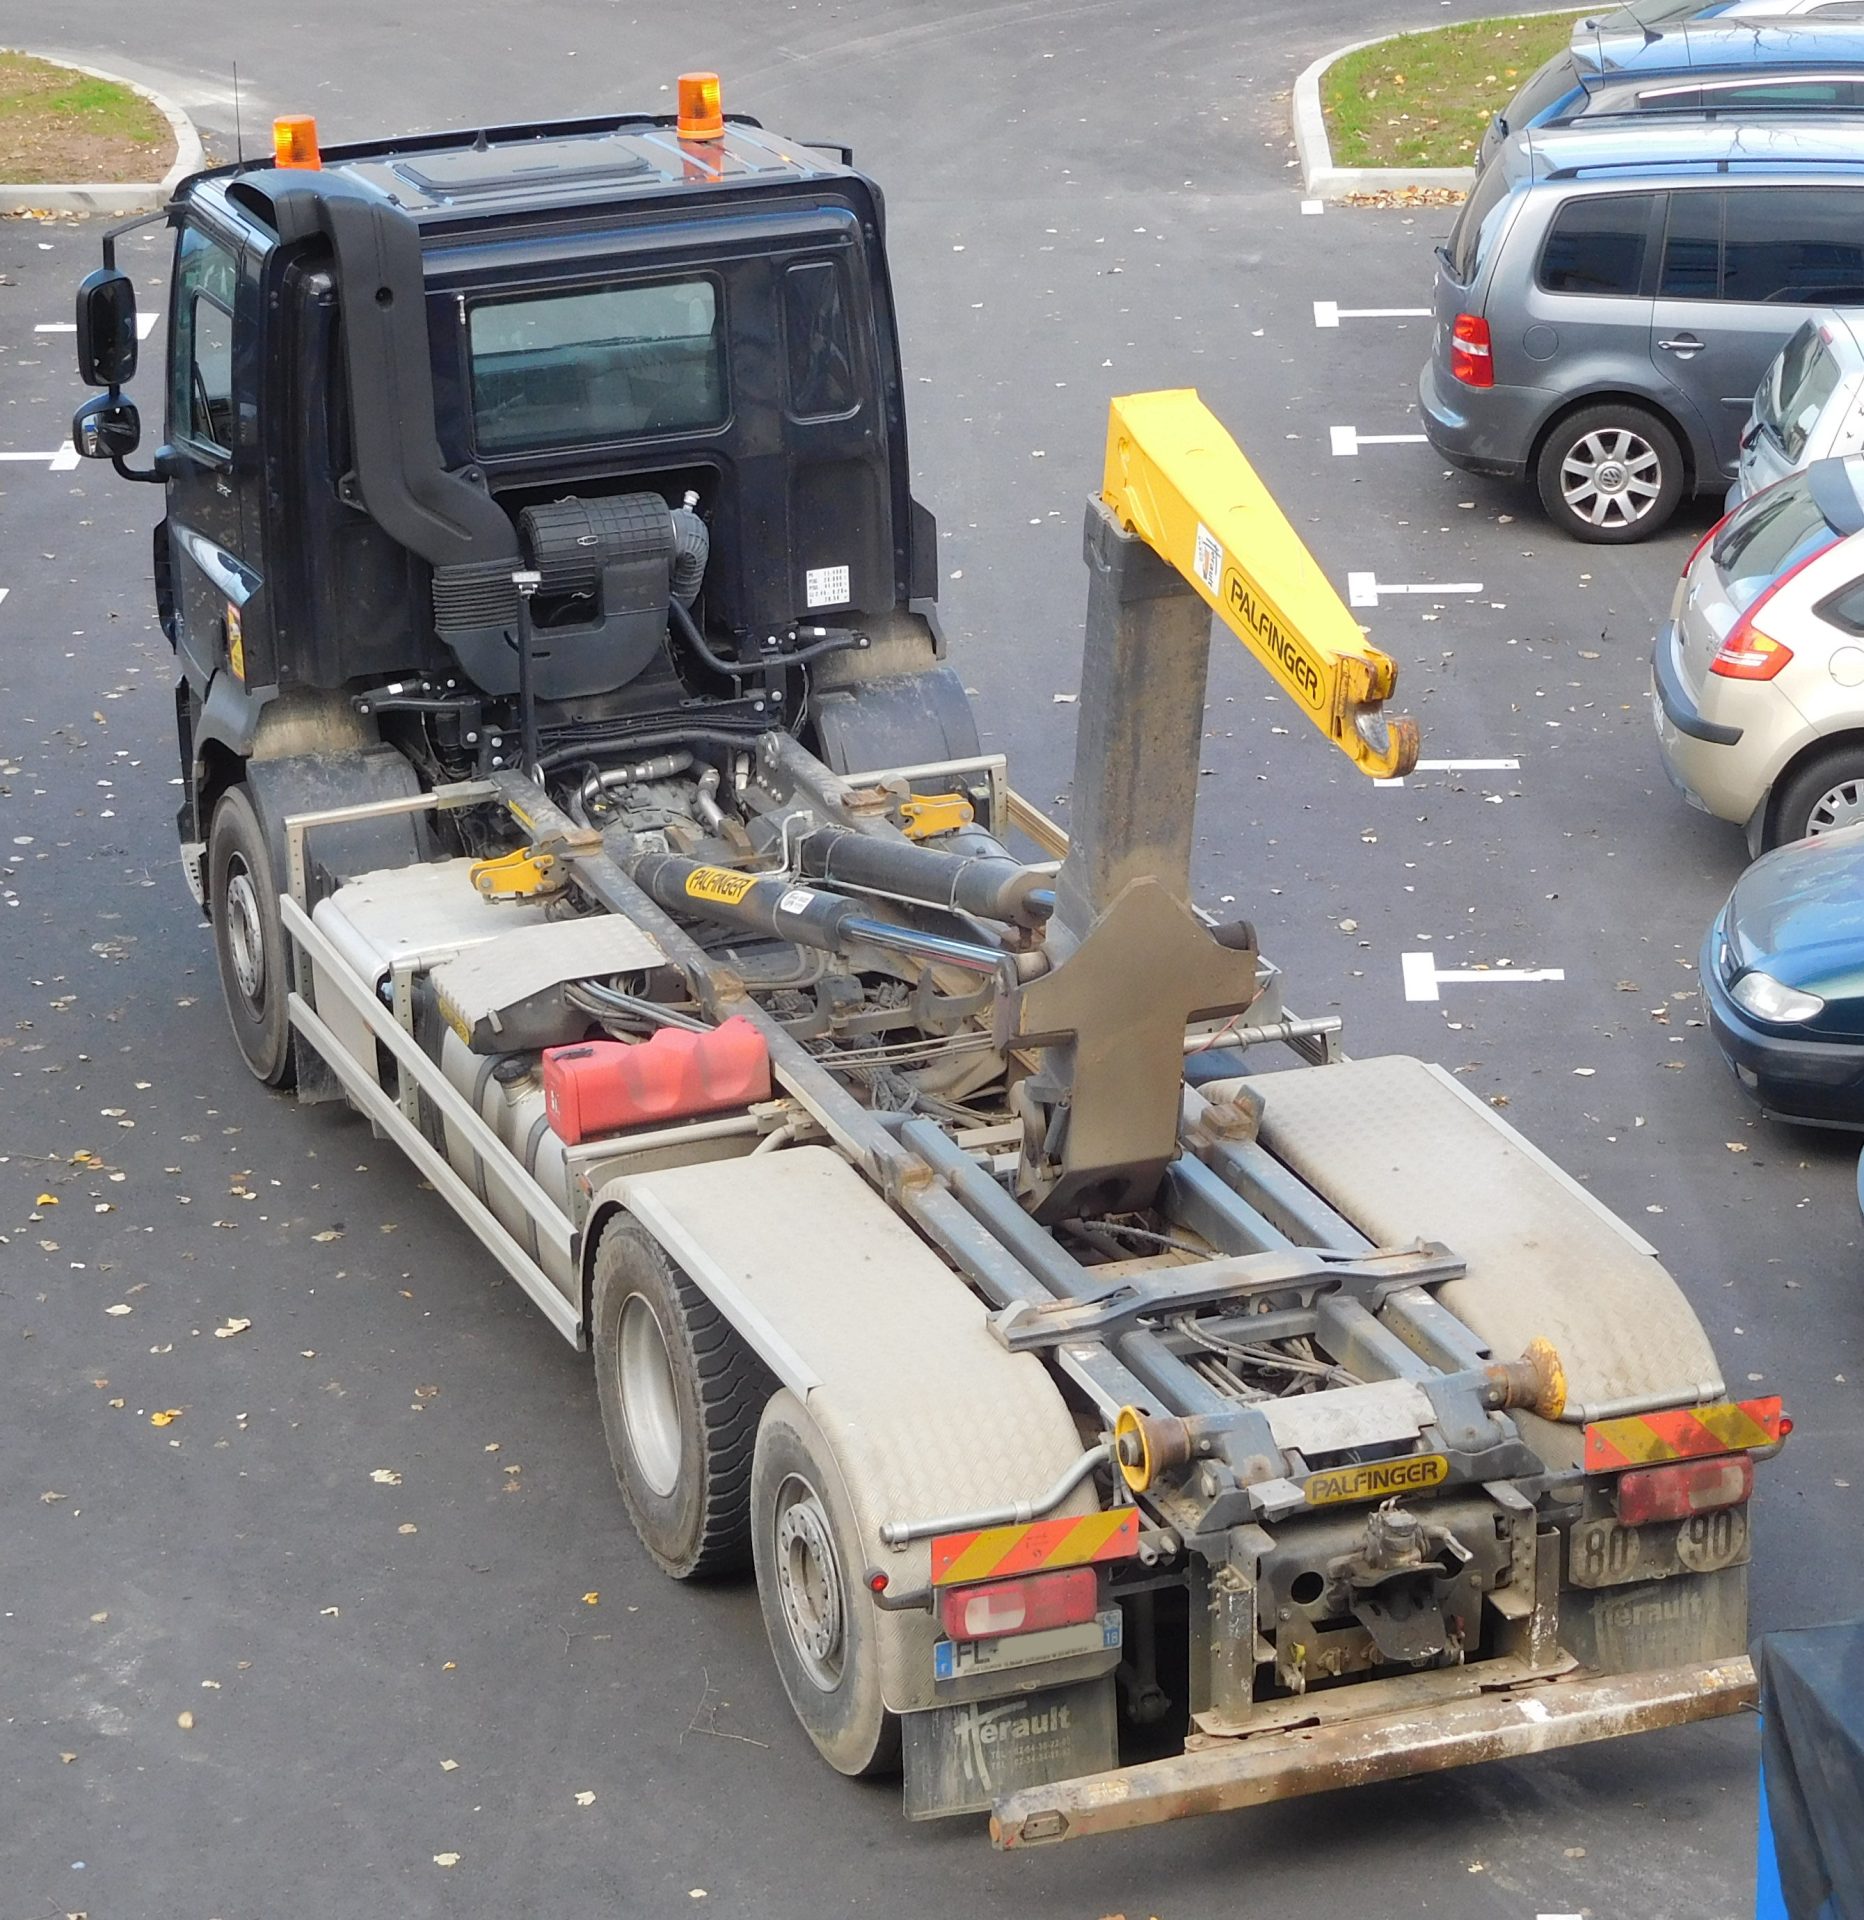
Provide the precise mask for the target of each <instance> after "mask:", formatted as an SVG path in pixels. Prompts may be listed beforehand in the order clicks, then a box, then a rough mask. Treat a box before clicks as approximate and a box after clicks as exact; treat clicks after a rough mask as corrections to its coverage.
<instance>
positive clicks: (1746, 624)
mask: <svg viewBox="0 0 1864 1920" xmlns="http://www.w3.org/2000/svg"><path fill="white" fill-rule="evenodd" d="M1737 511H1739V509H1737ZM1837 544H1838V535H1837V534H1835V533H1834V534H1833V535H1832V537H1831V538H1830V539H1829V540H1827V541H1826V542H1825V544H1824V545H1823V546H1821V547H1817V548H1815V549H1814V550H1813V551H1812V552H1811V553H1809V554H1807V555H1806V557H1805V558H1804V559H1803V560H1796V561H1795V562H1794V563H1793V564H1792V565H1791V566H1790V567H1788V568H1787V570H1786V571H1785V572H1784V573H1782V574H1779V575H1777V576H1776V577H1775V578H1774V579H1772V580H1770V581H1769V582H1768V583H1767V585H1766V586H1765V587H1764V588H1763V589H1762V590H1761V592H1760V594H1759V595H1758V596H1757V597H1756V598H1755V599H1753V600H1750V601H1749V602H1748V605H1747V610H1746V612H1744V613H1743V614H1742V616H1741V618H1740V619H1739V620H1737V621H1736V622H1735V623H1734V625H1733V626H1732V627H1730V628H1729V630H1728V638H1727V639H1726V640H1724V641H1723V642H1722V644H1721V646H1720V648H1719V649H1718V650H1717V652H1716V655H1715V658H1714V659H1713V660H1711V661H1710V662H1709V671H1710V672H1711V673H1718V674H1720V675H1721V677H1722V678H1723V679H1724V680H1771V679H1772V678H1773V676H1774V675H1775V674H1776V673H1778V672H1779V671H1780V669H1781V668H1782V667H1783V666H1785V665H1786V663H1787V662H1788V661H1789V660H1791V659H1792V657H1793V649H1792V648H1791V647H1789V646H1787V645H1786V643H1785V642H1784V641H1781V640H1776V639H1775V638H1774V637H1773V635H1772V634H1770V633H1763V632H1762V631H1761V630H1760V629H1759V628H1758V627H1757V626H1755V624H1754V617H1755V615H1756V614H1758V613H1759V612H1760V610H1761V608H1762V607H1764V606H1765V605H1766V604H1767V602H1768V601H1769V600H1771V599H1772V598H1773V596H1774V595H1775V594H1776V593H1778V592H1779V591H1780V589H1781V588H1782V587H1783V586H1785V585H1786V583H1787V582H1788V581H1789V580H1791V579H1792V578H1793V577H1794V576H1795V575H1796V574H1801V573H1804V572H1805V570H1806V569H1807V568H1808V567H1809V566H1811V565H1812V563H1813V561H1815V560H1817V559H1818V558H1819V557H1820V555H1821V554H1824V553H1827V552H1829V551H1830V550H1831V549H1832V548H1833V547H1835V546H1836V545H1837Z"/></svg>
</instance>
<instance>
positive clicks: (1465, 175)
mask: <svg viewBox="0 0 1864 1920" xmlns="http://www.w3.org/2000/svg"><path fill="white" fill-rule="evenodd" d="M1572 11H1573V9H1572V8H1570V7H1539V8H1535V9H1534V10H1533V11H1531V12H1528V13H1519V14H1513V13H1511V14H1498V15H1496V16H1495V17H1496V18H1497V19H1507V20H1533V19H1537V18H1541V17H1543V16H1545V15H1547V14H1550V13H1571V12H1572ZM1438 24H1439V25H1441V24H1442V23H1441V22H1439V23H1438ZM1432 31H1433V29H1432V28H1431V27H1427V26H1426V27H1400V28H1399V29H1398V30H1397V31H1396V32H1394V33H1381V34H1378V35H1376V36H1375V37H1374V38H1372V39H1370V40H1355V41H1354V42H1353V43H1352V44H1351V45H1350V46H1345V47H1335V48H1334V50H1333V51H1332V52H1331V53H1323V54H1322V55H1321V56H1320V58H1319V59H1318V60H1316V61H1315V62H1314V63H1313V64H1312V65H1311V66H1308V67H1304V68H1303V69H1302V71H1301V76H1300V78H1299V79H1298V80H1296V81H1295V83H1294V146H1295V152H1296V153H1297V154H1298V155H1299V156H1300V160H1301V179H1302V181H1303V183H1304V184H1305V186H1306V188H1307V191H1308V193H1309V194H1310V195H1312V196H1313V197H1314V198H1315V199H1317V200H1344V199H1346V198H1347V197H1348V196H1349V195H1351V194H1355V193H1402V192H1403V191H1404V190H1405V189H1406V188H1407V187H1410V188H1420V187H1423V188H1428V187H1447V188H1449V189H1450V190H1451V191H1452V192H1460V193H1466V192H1468V190H1469V187H1470V184H1471V183H1472V182H1473V181H1474V179H1475V177H1476V170H1475V168H1474V167H1336V166H1335V165H1334V164H1333V145H1332V142H1330V141H1329V140H1328V138H1327V119H1326V115H1325V114H1323V113H1322V112H1321V110H1320V77H1321V75H1322V74H1324V73H1325V72H1326V71H1327V69H1328V68H1329V67H1330V66H1332V65H1333V63H1334V62H1335V61H1336V60H1344V59H1345V58H1346V56H1347V55H1348V54H1349V53H1358V52H1359V51H1360V50H1361V49H1362V48H1365V47H1376V46H1377V45H1378V44H1379V43H1380V41H1384V40H1397V39H1400V38H1402V37H1403V36H1404V35H1405V34H1407V33H1430V32H1432Z"/></svg>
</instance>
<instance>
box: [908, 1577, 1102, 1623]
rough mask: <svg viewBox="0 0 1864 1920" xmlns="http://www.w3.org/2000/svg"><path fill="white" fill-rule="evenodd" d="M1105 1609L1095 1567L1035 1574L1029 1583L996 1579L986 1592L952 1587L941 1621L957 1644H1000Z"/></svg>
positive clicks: (941, 1601) (944, 1598)
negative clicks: (1009, 1636) (1011, 1636)
mask: <svg viewBox="0 0 1864 1920" xmlns="http://www.w3.org/2000/svg"><path fill="white" fill-rule="evenodd" d="M1099 1608H1100V1582H1099V1579H1098V1578H1097V1576H1096V1575H1095V1572H1094V1569H1093V1568H1092V1567H1067V1568H1064V1569H1063V1571H1061V1572H1060V1573H1032V1574H1031V1575H1029V1577H1028V1578H1027V1579H1026V1580H993V1581H991V1582H990V1584H989V1585H988V1586H984V1587H947V1588H946V1589H945V1591H944V1592H943V1593H941V1594H940V1595H939V1607H938V1617H939V1619H940V1621H941V1622H942V1623H943V1625H944V1628H945V1633H946V1637H947V1638H948V1639H952V1640H1000V1639H1002V1638H1003V1637H1004V1635H1006V1634H1012V1633H1037V1632H1039V1631H1040V1630H1041V1629H1042V1628H1044V1627H1072V1626H1075V1625H1077V1624H1078V1623H1079V1622H1081V1621H1083V1620H1091V1619H1093V1617H1094V1615H1095V1614H1096V1613H1097V1612H1098V1611H1099Z"/></svg>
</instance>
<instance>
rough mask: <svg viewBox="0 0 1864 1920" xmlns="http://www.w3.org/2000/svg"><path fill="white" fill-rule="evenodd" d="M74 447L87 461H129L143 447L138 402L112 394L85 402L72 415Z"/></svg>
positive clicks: (102, 394) (101, 395) (72, 440)
mask: <svg viewBox="0 0 1864 1920" xmlns="http://www.w3.org/2000/svg"><path fill="white" fill-rule="evenodd" d="M131 311H132V312H134V308H132V309H131ZM132 331H133V329H132ZM71 444H72V445H73V446H74V447H76V448H77V450H78V452H79V453H80V454H81V455H82V456H83V457H84V458H85V459H86V460H127V459H128V458H129V456H130V455H131V454H132V453H134V452H135V451H136V449H137V448H138V447H139V446H141V445H142V417H141V415H140V414H138V413H137V411H136V403H135V401H133V400H125V399H123V398H122V396H121V395H119V394H109V393H100V394H99V395H98V396H97V398H96V399H94V400H87V401H85V403H84V404H83V406H81V407H80V408H79V409H78V410H77V412H76V413H74V414H73V415H72V416H71Z"/></svg>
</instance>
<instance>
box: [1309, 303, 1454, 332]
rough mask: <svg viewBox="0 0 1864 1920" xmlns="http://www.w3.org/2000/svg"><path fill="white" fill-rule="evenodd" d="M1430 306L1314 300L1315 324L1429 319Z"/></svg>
mask: <svg viewBox="0 0 1864 1920" xmlns="http://www.w3.org/2000/svg"><path fill="white" fill-rule="evenodd" d="M1429 318H1430V309H1429V308H1428V307H1343V306H1341V305H1340V303H1339V302H1338V301H1337V300H1316V301H1315V302H1314V324H1315V326H1317V327H1337V326H1338V325H1339V324H1340V322H1341V321H1342V320H1428V319H1429Z"/></svg>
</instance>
